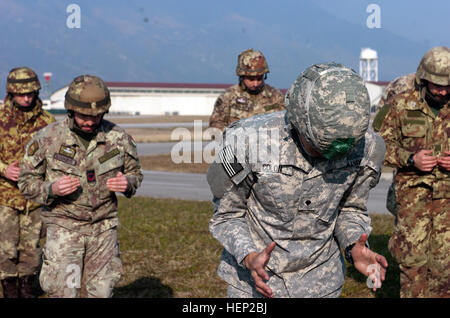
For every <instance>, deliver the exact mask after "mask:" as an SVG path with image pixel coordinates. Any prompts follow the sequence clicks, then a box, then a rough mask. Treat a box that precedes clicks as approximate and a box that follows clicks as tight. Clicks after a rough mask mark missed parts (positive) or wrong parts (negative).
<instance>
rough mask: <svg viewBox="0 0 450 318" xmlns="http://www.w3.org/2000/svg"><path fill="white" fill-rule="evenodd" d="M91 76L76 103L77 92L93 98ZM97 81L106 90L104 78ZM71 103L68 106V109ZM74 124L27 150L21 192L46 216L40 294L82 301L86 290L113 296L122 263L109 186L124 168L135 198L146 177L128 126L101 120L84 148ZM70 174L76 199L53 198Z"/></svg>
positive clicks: (78, 83) (77, 83) (77, 87)
mask: <svg viewBox="0 0 450 318" xmlns="http://www.w3.org/2000/svg"><path fill="white" fill-rule="evenodd" d="M92 78H93V77H92V76H84V77H83V76H81V77H77V78H76V79H75V80H74V82H72V84H71V85H74V88H73V89H72V91H71V92H72V94H69V93H68V94H67V95H66V102H68V101H69V102H70V103H72V104H74V103H76V101H74V100H73V99H75V98H74V97H73V95H75V96H76V97H77V99H78V98H79V99H82V98H83V96H84V97H85V98H89V96H86V95H89V94H84V93H83V89H84V86H83V85H84V84H86V83H87V84H89V83H90V82H91V80H92ZM83 81H84V82H83ZM101 83H102V84H101V85H103V86H104V84H103V82H101ZM94 84H96V85H100V84H98V81H94ZM105 87H106V86H105ZM70 90H71V88H70V87H69V91H70ZM91 95H93V94H91ZM94 95H95V94H94ZM107 97H108V99H109V92H108V96H107ZM101 104H102V103H101V102H99V103H97V106H99V105H101ZM109 104H110V102H109ZM70 105H71V104H69V107H68V106H67V104H66V108H68V109H69V110H70V109H71V107H70ZM92 106H93V107H92V108H89V107H88V108H87V109H86V112H87V113H91V114H92V112H91V111H97V112H96V113H94V114H98V112H99V111H102V110H103V109H104V107H98V109H97V110H96V109H95V107H94V106H95V105H92ZM103 106H105V105H103ZM106 106H107V107H108V108H109V105H106ZM77 107H81V105H77ZM82 110H83V109H82V108H78V110H77V111H82ZM103 112H105V111H104V110H103ZM73 125H74V123H73V119H72V118H70V117H68V118H66V119H65V120H64V121H62V122H58V123H54V124H52V125H49V126H48V127H46V129H44V130H42V131H41V132H40V133H38V134H36V136H35V137H34V138H33V140H32V141H31V142H30V143H29V144H28V146H27V152H26V155H25V157H24V159H23V162H22V166H21V174H20V177H19V188H20V189H21V191H22V193H23V194H24V195H25V196H26V197H27V198H29V199H31V200H34V201H36V202H38V203H41V204H43V206H44V207H43V211H42V216H43V221H44V222H45V224H47V226H48V228H47V241H46V245H45V248H44V263H43V267H42V271H41V275H40V283H41V287H42V289H43V290H44V291H46V292H47V293H48V295H49V296H50V297H77V296H79V293H80V289H81V296H82V297H111V296H112V289H113V287H114V285H115V284H116V283H117V282H118V280H119V279H120V274H121V268H122V265H121V262H120V259H119V246H118V242H117V226H118V225H119V220H118V212H117V198H116V194H115V193H114V192H111V191H110V190H109V189H108V188H107V187H106V181H107V180H108V179H110V178H113V177H115V176H116V175H117V173H118V172H119V171H120V172H122V173H123V174H124V175H126V178H127V179H128V183H129V188H128V190H127V192H126V193H125V196H126V197H131V196H132V195H134V194H135V192H136V189H137V187H139V185H140V184H141V181H142V178H143V176H142V173H141V170H140V164H139V159H138V155H137V150H136V144H135V142H134V141H133V139H132V138H131V137H130V136H129V135H128V134H127V133H126V132H125V131H124V130H123V129H121V128H119V127H118V126H116V125H115V124H113V123H111V122H109V121H107V120H104V119H103V120H102V121H101V124H100V126H99V128H98V132H97V134H96V136H95V137H94V138H93V139H92V140H91V141H90V143H89V146H88V147H87V149H86V148H85V147H84V145H83V143H82V142H81V141H80V138H79V137H78V135H76V134H75V133H74V131H73V130H72V129H71V128H72V127H73ZM65 175H66V176H72V177H76V178H79V179H80V182H81V186H80V187H79V188H78V189H77V191H75V192H74V193H72V194H70V195H67V196H64V197H55V196H54V195H53V194H52V192H51V185H52V183H53V182H55V181H56V180H57V179H58V178H60V177H62V176H65ZM80 276H81V279H80ZM78 283H79V284H78Z"/></svg>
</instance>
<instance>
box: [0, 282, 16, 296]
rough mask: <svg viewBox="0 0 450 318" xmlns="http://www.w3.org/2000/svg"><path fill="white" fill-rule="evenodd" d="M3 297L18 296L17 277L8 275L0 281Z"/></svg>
mask: <svg viewBox="0 0 450 318" xmlns="http://www.w3.org/2000/svg"><path fill="white" fill-rule="evenodd" d="M1 283H2V288H3V297H4V298H19V287H18V286H17V277H8V278H5V279H3V280H2V281H1Z"/></svg>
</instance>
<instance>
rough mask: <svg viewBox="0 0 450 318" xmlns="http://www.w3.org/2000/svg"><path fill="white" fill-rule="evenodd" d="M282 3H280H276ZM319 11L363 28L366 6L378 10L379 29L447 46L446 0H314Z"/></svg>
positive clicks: (449, 14)
mask: <svg viewBox="0 0 450 318" xmlns="http://www.w3.org/2000/svg"><path fill="white" fill-rule="evenodd" d="M280 2H281V3H282V1H280ZM314 3H316V4H317V5H319V6H320V7H321V8H322V9H325V10H327V11H328V12H330V13H332V14H334V15H336V16H338V17H340V18H342V19H344V20H346V21H348V22H351V23H354V24H360V25H365V24H366V20H367V17H368V16H369V15H370V13H367V12H366V8H367V6H368V5H369V4H377V5H378V6H379V7H380V16H381V28H385V29H386V30H389V31H390V32H392V33H395V34H397V35H401V36H404V37H406V38H408V39H410V40H412V41H415V42H417V43H420V44H424V45H426V46H428V47H433V46H438V45H445V46H450V33H449V32H450V1H448V0H427V1H423V0H369V1H368V0H338V1H331V0H315V1H314Z"/></svg>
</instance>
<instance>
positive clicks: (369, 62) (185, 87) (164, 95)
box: [44, 48, 389, 115]
mask: <svg viewBox="0 0 450 318" xmlns="http://www.w3.org/2000/svg"><path fill="white" fill-rule="evenodd" d="M359 60H360V63H359V68H360V70H359V74H360V75H361V77H362V78H363V79H364V81H365V83H366V87H367V90H368V91H369V96H370V103H371V111H372V112H375V108H376V105H377V104H378V102H379V100H380V98H381V96H382V94H383V92H384V89H385V87H386V86H387V84H388V83H389V82H379V81H378V54H377V52H376V51H375V50H372V49H370V48H363V49H362V50H361V54H360V58H359ZM106 85H107V86H108V87H109V89H110V92H111V104H112V105H111V109H110V113H116V114H131V115H210V114H211V113H212V110H213V107H214V103H215V101H216V99H217V97H218V96H219V95H220V94H222V93H223V92H224V91H225V90H226V89H227V88H228V87H230V86H231V85H232V84H195V83H144V82H106ZM67 89H68V86H65V87H62V88H60V89H58V90H56V91H55V92H53V94H52V95H51V96H50V100H47V101H44V104H45V108H46V109H49V110H51V111H53V112H55V113H57V112H61V111H64V96H65V94H66V91H67ZM281 91H282V92H283V93H284V92H286V89H281Z"/></svg>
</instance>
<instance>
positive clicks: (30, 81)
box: [6, 67, 41, 94]
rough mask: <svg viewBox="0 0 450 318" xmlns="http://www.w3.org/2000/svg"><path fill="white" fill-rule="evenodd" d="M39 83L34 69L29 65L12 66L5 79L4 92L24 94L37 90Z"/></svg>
mask: <svg viewBox="0 0 450 318" xmlns="http://www.w3.org/2000/svg"><path fill="white" fill-rule="evenodd" d="M40 89H41V83H40V82H39V79H38V76H37V74H36V72H35V71H33V70H32V69H31V68H29V67H16V68H13V69H12V70H11V71H10V72H9V74H8V78H7V79H6V92H7V93H12V94H26V93H31V92H37V91H39V90H40Z"/></svg>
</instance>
